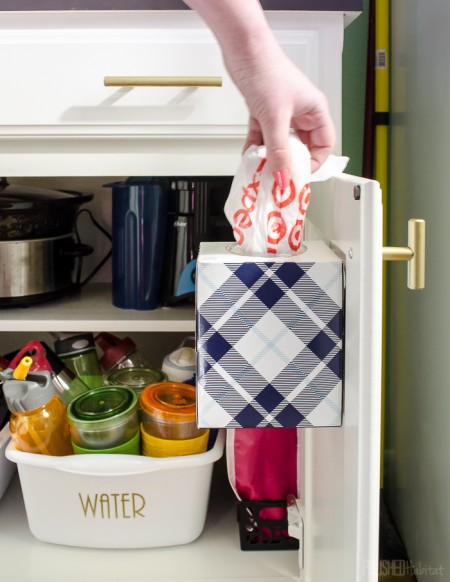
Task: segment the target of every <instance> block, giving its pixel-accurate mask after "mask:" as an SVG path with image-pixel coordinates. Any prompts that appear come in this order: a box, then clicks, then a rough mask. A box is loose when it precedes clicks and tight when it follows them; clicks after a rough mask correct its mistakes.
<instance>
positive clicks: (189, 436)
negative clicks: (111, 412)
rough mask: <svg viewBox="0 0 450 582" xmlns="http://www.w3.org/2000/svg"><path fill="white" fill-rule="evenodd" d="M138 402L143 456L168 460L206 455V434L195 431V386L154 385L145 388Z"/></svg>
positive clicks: (177, 383)
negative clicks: (199, 454)
mask: <svg viewBox="0 0 450 582" xmlns="http://www.w3.org/2000/svg"><path fill="white" fill-rule="evenodd" d="M139 402H140V405H141V419H142V423H141V435H142V445H143V449H142V452H143V454H144V455H146V456H151V457H171V456H180V455H193V454H197V453H202V452H204V451H206V448H207V445H208V434H209V431H208V430H207V429H199V428H197V423H196V403H195V387H194V386H190V385H189V384H182V383H181V382H161V383H159V384H153V385H152V386H148V387H147V388H145V390H144V391H143V392H142V394H141V396H140V399H139Z"/></svg>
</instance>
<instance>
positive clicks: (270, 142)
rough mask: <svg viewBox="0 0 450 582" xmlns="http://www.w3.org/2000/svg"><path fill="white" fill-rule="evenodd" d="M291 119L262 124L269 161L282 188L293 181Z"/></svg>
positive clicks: (279, 119) (280, 119)
mask: <svg viewBox="0 0 450 582" xmlns="http://www.w3.org/2000/svg"><path fill="white" fill-rule="evenodd" d="M289 127H290V126H289V119H288V118H287V117H286V118H284V117H283V118H278V119H274V120H272V121H271V122H270V123H268V124H266V125H262V133H263V137H264V144H265V146H266V148H267V162H268V164H269V167H270V169H271V170H272V172H273V175H274V178H275V180H276V181H277V184H278V187H279V188H280V189H282V190H284V189H285V188H287V187H288V186H289V183H290V181H291V152H290V148H289V140H288V139H289Z"/></svg>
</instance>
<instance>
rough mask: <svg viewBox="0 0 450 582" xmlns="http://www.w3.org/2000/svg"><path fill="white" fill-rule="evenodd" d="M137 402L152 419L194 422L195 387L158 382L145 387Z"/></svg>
mask: <svg viewBox="0 0 450 582" xmlns="http://www.w3.org/2000/svg"><path fill="white" fill-rule="evenodd" d="M139 402H140V404H141V406H142V408H143V409H144V410H145V412H147V413H148V414H150V415H151V416H152V417H153V418H156V419H158V420H165V421H171V422H194V421H195V418H196V405H195V387H194V386H190V385H189V384H183V383H181V382H160V383H158V384H152V385H151V386H147V388H145V390H144V391H143V392H142V394H141V396H140V399H139Z"/></svg>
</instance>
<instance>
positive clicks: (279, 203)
mask: <svg viewBox="0 0 450 582" xmlns="http://www.w3.org/2000/svg"><path fill="white" fill-rule="evenodd" d="M289 145H290V148H291V158H292V172H291V182H290V185H289V187H288V188H286V189H284V190H281V189H280V188H279V187H278V185H277V182H276V181H275V179H274V177H273V174H272V171H271V170H270V169H269V167H268V164H267V151H266V147H265V146H259V147H258V146H254V145H253V146H250V147H249V148H248V149H247V151H246V152H245V153H244V155H243V157H242V161H241V164H240V166H239V168H238V170H237V172H236V175H235V177H234V180H233V183H232V185H231V190H230V194H229V196H228V199H227V201H226V204H225V215H226V217H227V219H228V221H229V222H230V224H231V226H232V228H233V233H234V237H235V239H236V241H237V243H238V245H239V246H240V248H241V250H242V252H243V253H244V254H245V255H251V256H258V255H263V256H264V255H267V254H269V255H270V254H278V255H293V254H297V253H298V252H299V251H300V247H301V244H302V236H303V226H304V221H305V217H306V212H307V209H308V204H309V199H310V195H311V188H310V183H311V182H313V181H322V180H327V179H328V178H330V177H331V176H334V175H336V174H339V173H341V172H342V171H343V170H344V169H345V167H346V165H347V163H348V158H345V157H338V156H329V157H328V159H327V161H326V162H325V163H324V164H323V165H322V167H321V168H320V169H319V170H318V171H317V172H315V173H314V174H312V175H311V156H310V153H309V150H308V148H307V147H306V146H305V145H304V144H303V143H302V142H301V141H300V140H299V139H298V138H297V137H295V136H291V137H290V138H289Z"/></svg>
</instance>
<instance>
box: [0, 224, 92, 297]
mask: <svg viewBox="0 0 450 582" xmlns="http://www.w3.org/2000/svg"><path fill="white" fill-rule="evenodd" d="M91 252H92V247H90V246H87V245H83V244H79V243H77V242H76V239H75V236H74V235H73V234H72V233H70V234H66V235H63V236H56V237H50V238H40V239H31V240H6V241H0V307H13V306H19V305H20V306H25V305H31V304H34V303H37V302H40V301H47V300H48V299H53V298H56V297H60V296H62V295H66V294H68V293H71V292H75V291H77V290H78V289H79V286H78V285H77V284H76V281H74V273H75V272H76V267H77V262H79V261H81V258H82V257H83V256H85V255H88V254H90V253H91ZM80 267H81V265H80Z"/></svg>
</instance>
